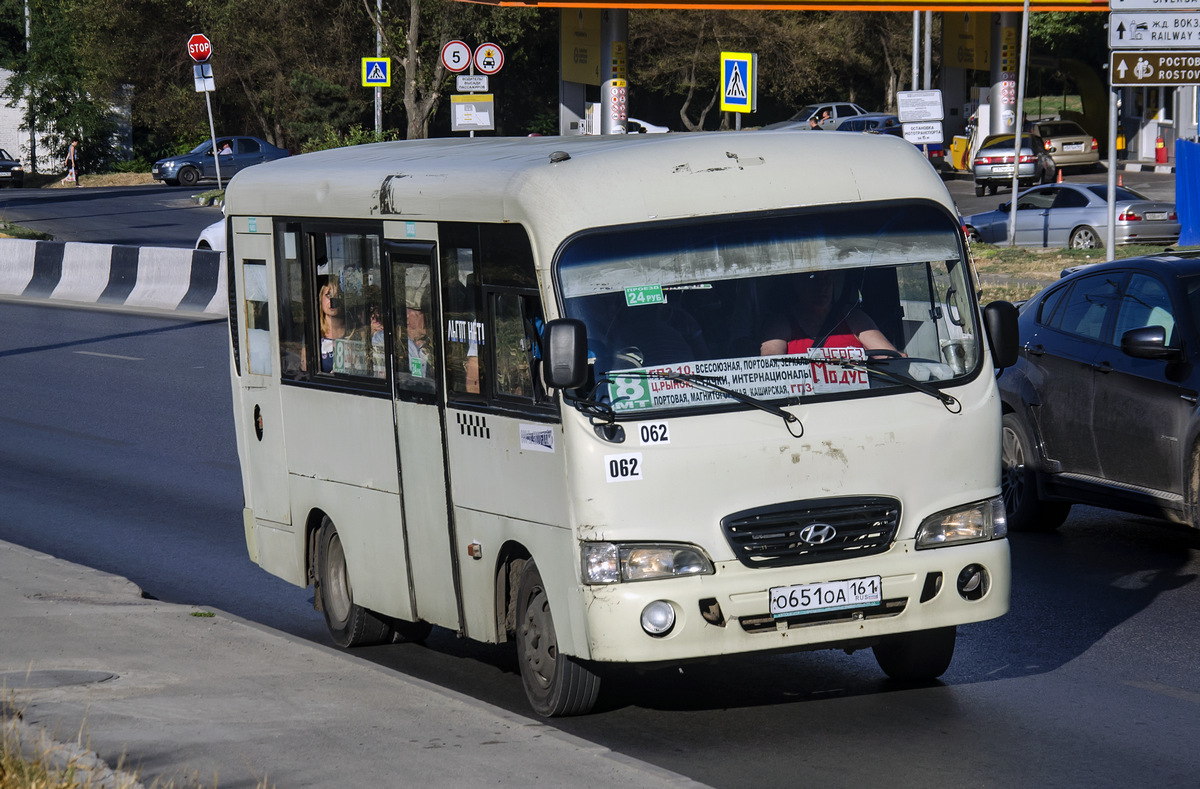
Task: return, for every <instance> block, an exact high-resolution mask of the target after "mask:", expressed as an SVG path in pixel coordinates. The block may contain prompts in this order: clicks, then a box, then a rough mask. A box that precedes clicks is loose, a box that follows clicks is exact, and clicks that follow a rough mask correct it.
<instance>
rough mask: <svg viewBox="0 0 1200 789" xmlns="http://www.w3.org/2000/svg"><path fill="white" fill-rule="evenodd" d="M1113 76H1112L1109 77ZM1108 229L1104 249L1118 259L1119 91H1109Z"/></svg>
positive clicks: (1112, 89)
mask: <svg viewBox="0 0 1200 789" xmlns="http://www.w3.org/2000/svg"><path fill="white" fill-rule="evenodd" d="M1109 76H1110V77H1111V76H1112V75H1111V74H1110V75H1109ZM1106 210H1107V214H1108V227H1107V228H1106V229H1105V231H1104V248H1105V249H1106V250H1108V259H1109V260H1112V259H1114V258H1115V257H1116V254H1115V253H1116V246H1117V91H1116V89H1114V88H1112V87H1109V89H1108V206H1107V209H1106Z"/></svg>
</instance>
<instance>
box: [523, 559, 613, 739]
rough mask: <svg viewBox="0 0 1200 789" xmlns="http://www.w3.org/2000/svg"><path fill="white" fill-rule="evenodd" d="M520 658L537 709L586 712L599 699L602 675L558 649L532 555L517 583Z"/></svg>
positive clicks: (545, 713)
mask: <svg viewBox="0 0 1200 789" xmlns="http://www.w3.org/2000/svg"><path fill="white" fill-rule="evenodd" d="M517 662H518V663H519V664H520V666H521V681H522V683H523V684H524V685H525V695H526V696H528V697H529V704H530V705H531V706H532V707H533V710H534V712H536V713H537V714H538V715H542V716H544V717H547V718H551V717H556V716H560V715H583V714H585V713H587V712H590V711H591V709H592V707H593V706H594V705H595V703H596V697H597V696H598V695H599V693H600V677H598V676H597V675H596V674H595V673H594V672H592V671H591V670H589V669H588V668H587V667H586V666H584V665H583V664H582V663H580V662H579V661H578V660H576V659H575V658H573V657H571V656H569V655H563V654H560V653H559V651H558V639H557V636H556V635H555V632H554V617H553V616H551V614H550V599H549V598H548V597H547V595H546V588H545V586H544V585H543V584H542V576H541V573H539V572H538V569H537V565H535V564H534V563H533V561H532V560H530V561H529V562H528V563H527V564H526V565H525V569H524V571H523V572H522V573H521V582H520V584H518V586H517Z"/></svg>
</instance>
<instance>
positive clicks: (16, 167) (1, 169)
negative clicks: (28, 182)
mask: <svg viewBox="0 0 1200 789" xmlns="http://www.w3.org/2000/svg"><path fill="white" fill-rule="evenodd" d="M24 185H25V168H24V167H22V166H21V162H20V161H18V160H17V159H14V158H13V157H12V155H11V154H9V152H8V151H6V150H4V149H3V148H0V187H3V186H11V187H14V188H20V187H22V186H24Z"/></svg>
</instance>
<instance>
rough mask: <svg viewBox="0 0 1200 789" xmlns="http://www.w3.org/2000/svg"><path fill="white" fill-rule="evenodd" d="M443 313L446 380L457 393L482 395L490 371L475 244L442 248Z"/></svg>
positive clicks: (445, 245) (450, 245) (448, 245)
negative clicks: (484, 381)
mask: <svg viewBox="0 0 1200 789" xmlns="http://www.w3.org/2000/svg"><path fill="white" fill-rule="evenodd" d="M442 271H443V277H444V281H443V283H442V298H443V313H444V314H445V316H446V317H445V335H444V340H445V349H446V381H447V385H448V386H449V387H450V391H451V392H452V393H455V394H469V395H478V394H481V393H482V387H481V386H480V382H481V381H482V380H483V378H484V376H485V374H486V370H485V369H484V368H485V367H486V364H485V359H486V355H485V354H486V351H487V342H488V340H487V332H486V331H485V330H484V324H483V320H482V311H481V310H480V293H479V281H478V275H477V272H476V271H475V250H474V248H473V247H467V246H455V245H453V244H444V245H443V247H442Z"/></svg>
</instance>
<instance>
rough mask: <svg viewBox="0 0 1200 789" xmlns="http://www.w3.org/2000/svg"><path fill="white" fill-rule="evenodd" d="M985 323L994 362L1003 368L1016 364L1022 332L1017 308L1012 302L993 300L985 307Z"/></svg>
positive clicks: (997, 366) (999, 368) (998, 367)
mask: <svg viewBox="0 0 1200 789" xmlns="http://www.w3.org/2000/svg"><path fill="white" fill-rule="evenodd" d="M983 325H984V326H985V327H986V329H987V336H988V345H989V346H990V347H991V349H992V364H993V365H994V366H995V367H996V369H997V370H1003V369H1004V368H1005V367H1012V366H1013V365H1014V364H1016V363H1017V351H1018V346H1019V345H1020V343H1021V334H1020V330H1019V329H1018V328H1017V308H1016V307H1014V306H1013V304H1012V302H1008V301H993V302H992V303H991V304H989V305H987V306H986V307H984V308H983Z"/></svg>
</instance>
